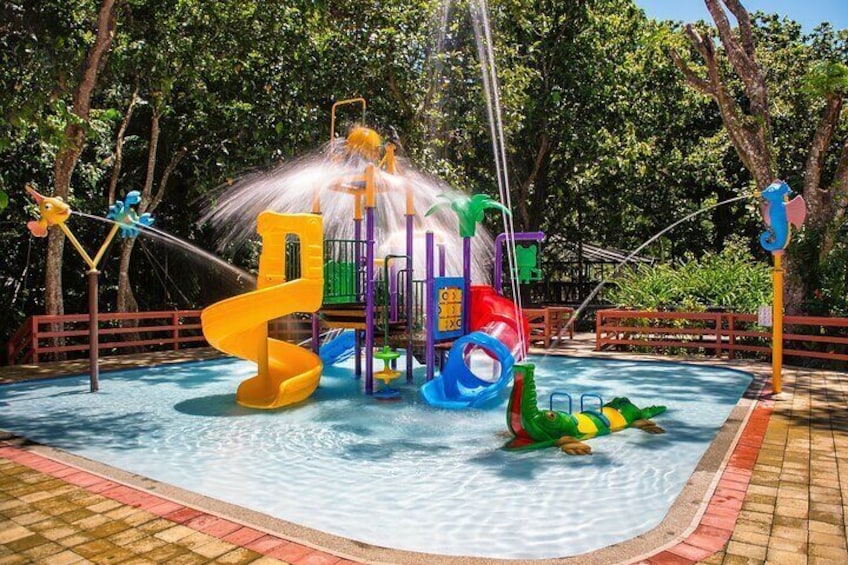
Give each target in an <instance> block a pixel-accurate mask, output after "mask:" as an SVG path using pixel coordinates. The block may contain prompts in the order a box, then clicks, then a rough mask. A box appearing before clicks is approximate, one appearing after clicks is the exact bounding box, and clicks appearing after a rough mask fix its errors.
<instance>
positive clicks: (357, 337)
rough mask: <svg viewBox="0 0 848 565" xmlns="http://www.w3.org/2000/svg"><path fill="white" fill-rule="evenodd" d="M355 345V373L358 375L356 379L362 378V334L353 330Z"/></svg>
mask: <svg viewBox="0 0 848 565" xmlns="http://www.w3.org/2000/svg"><path fill="white" fill-rule="evenodd" d="M353 336H354V337H353V344H354V349H356V357H355V359H356V361H355V363H354V369H353V372H354V374H355V375H356V378H359V377H361V376H362V332H361V331H359V330H353Z"/></svg>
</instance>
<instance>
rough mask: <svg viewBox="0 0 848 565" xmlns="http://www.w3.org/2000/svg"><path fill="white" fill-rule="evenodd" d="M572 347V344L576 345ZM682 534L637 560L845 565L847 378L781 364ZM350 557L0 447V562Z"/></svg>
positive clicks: (301, 563) (306, 562)
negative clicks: (780, 393) (696, 518)
mask: <svg viewBox="0 0 848 565" xmlns="http://www.w3.org/2000/svg"><path fill="white" fill-rule="evenodd" d="M574 345H575V346H577V344H576V343H575V344H574ZM784 383H785V384H784V391H785V392H784V397H783V398H782V399H780V400H776V401H771V400H770V399H768V397H763V398H761V399H759V400H758V402H757V405H756V406H755V408H754V410H753V412H752V413H751V416H750V418H749V420H748V422H747V424H746V426H745V428H744V430H743V431H742V434H741V436H740V439H739V442H738V443H737V445H736V447H735V449H734V451H733V454H732V455H731V457H730V459H729V460H728V464H727V466H726V468H725V469H724V471H723V474H722V476H721V478H720V480H719V481H718V484H717V487H716V489H715V491H714V493H713V494H712V497H711V498H710V501H709V504H708V505H707V507H706V510H705V512H704V514H703V516H702V517H701V518H700V522H699V523H698V524H696V527H695V528H694V530H693V531H692V533H691V534H690V535H688V536H687V537H686V538H685V539H683V540H681V541H679V542H678V543H676V544H673V545H671V546H670V547H667V548H664V549H663V550H662V551H659V552H657V553H656V554H654V555H652V556H649V557H647V558H646V559H645V560H644V561H643V562H642V563H650V564H655V565H656V564H677V565H689V564H694V563H697V562H701V563H707V564H711V565H715V564H719V563H723V564H743V563H744V564H749V563H750V564H758V563H774V564H779V565H783V564H787V565H791V564H796V563H798V564H804V563H808V564H810V565H812V564H834V565H835V564H840V565H844V564H846V563H848V546H846V537H847V536H848V532H846V521H845V516H846V513H848V412H846V408H848V404H846V393H848V375H847V374H845V373H838V372H830V371H818V370H801V369H798V370H793V369H788V370H787V371H786V372H785V376H784ZM7 563H49V564H57V565H60V564H64V563H131V564H136V563H137V564H143V563H175V564H181V563H186V564H191V563H235V564H242V563H260V564H266V563H294V564H296V565H342V564H350V563H354V562H353V561H348V560H345V559H342V558H341V557H338V556H334V555H332V554H330V553H325V552H322V551H319V550H315V549H313V548H310V547H307V546H304V545H300V544H298V543H294V542H291V541H288V540H285V539H283V538H281V537H277V536H275V535H273V534H272V533H268V532H264V531H260V530H257V529H254V528H251V527H248V526H245V525H242V524H239V523H236V522H233V521H230V520H227V519H224V518H221V517H218V516H216V515H213V514H207V513H205V512H203V511H202V510H201V509H195V508H189V507H186V506H183V505H181V504H177V503H175V502H171V501H169V500H165V499H162V498H159V497H158V496H156V495H154V494H151V493H147V492H143V491H140V490H136V489H134V488H130V487H127V486H123V485H120V484H117V483H114V482H112V481H110V480H108V479H104V478H102V477H100V476H97V475H94V474H91V473H88V472H86V471H81V470H79V469H76V468H74V467H71V466H68V465H66V464H64V463H60V462H57V461H53V460H51V459H48V458H46V457H43V456H41V455H38V454H35V453H31V452H29V451H27V450H26V449H25V448H21V447H17V446H15V445H14V444H13V442H5V441H4V442H0V565H3V564H7Z"/></svg>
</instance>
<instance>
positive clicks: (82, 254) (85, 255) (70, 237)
mask: <svg viewBox="0 0 848 565" xmlns="http://www.w3.org/2000/svg"><path fill="white" fill-rule="evenodd" d="M58 225H59V228H60V229H61V230H62V231H63V232H64V233H65V237H67V238H68V241H70V242H71V244H72V245H73V246H74V249H76V250H77V253H79V254H80V257H82V260H83V261H85V262H86V264H87V265H88V266H89V267H91V270H93V271H96V270H97V265H95V264H94V261H92V260H91V257H89V256H88V253H86V252H85V249H83V248H82V245H80V242H79V241H77V238H76V237H74V234H73V233H71V230H70V228H68V226H66V225H65V224H64V223H61V224H58Z"/></svg>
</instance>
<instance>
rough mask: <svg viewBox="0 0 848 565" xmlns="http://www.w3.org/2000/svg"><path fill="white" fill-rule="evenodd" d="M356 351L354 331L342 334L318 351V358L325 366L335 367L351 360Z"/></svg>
mask: <svg viewBox="0 0 848 565" xmlns="http://www.w3.org/2000/svg"><path fill="white" fill-rule="evenodd" d="M355 349H356V334H355V333H354V332H352V331H345V332H342V333H340V334H339V335H338V336H336V337H335V338H333V339H331V340H330V341H328V342H327V343H325V344H324V345H322V346H321V347H320V348H319V350H318V356H319V357H320V358H321V361H322V362H323V363H324V364H325V365H333V364H335V363H339V362H341V361H344V360H345V359H349V358H350V357H352V356H353V353H354V350H355Z"/></svg>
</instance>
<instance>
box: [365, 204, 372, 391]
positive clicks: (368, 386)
mask: <svg viewBox="0 0 848 565" xmlns="http://www.w3.org/2000/svg"><path fill="white" fill-rule="evenodd" d="M373 353H374V208H371V207H368V208H366V209H365V394H373V393H374V357H373Z"/></svg>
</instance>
